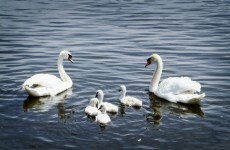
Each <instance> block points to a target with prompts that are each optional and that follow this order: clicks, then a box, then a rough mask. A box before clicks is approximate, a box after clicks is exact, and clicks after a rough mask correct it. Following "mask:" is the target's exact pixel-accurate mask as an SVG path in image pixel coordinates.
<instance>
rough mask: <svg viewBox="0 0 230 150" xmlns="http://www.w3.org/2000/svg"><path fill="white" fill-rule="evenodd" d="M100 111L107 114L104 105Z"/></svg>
mask: <svg viewBox="0 0 230 150" xmlns="http://www.w3.org/2000/svg"><path fill="white" fill-rule="evenodd" d="M99 110H100V111H101V112H102V113H105V112H106V107H105V105H104V104H102V105H101V106H100V108H99Z"/></svg>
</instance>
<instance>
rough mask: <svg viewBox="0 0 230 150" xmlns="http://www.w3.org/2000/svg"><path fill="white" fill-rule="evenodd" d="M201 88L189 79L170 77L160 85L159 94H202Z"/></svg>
mask: <svg viewBox="0 0 230 150" xmlns="http://www.w3.org/2000/svg"><path fill="white" fill-rule="evenodd" d="M200 88H201V85H200V83H198V82H196V81H192V80H191V79H190V78H189V77H169V78H167V79H165V80H163V81H162V82H161V83H160V85H159V87H158V89H157V92H160V93H173V94H176V95H177V94H181V93H195V92H200Z"/></svg>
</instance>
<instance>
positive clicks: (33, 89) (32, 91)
mask: <svg viewBox="0 0 230 150" xmlns="http://www.w3.org/2000/svg"><path fill="white" fill-rule="evenodd" d="M71 86H72V85H69V84H67V83H65V82H63V81H62V80H60V79H59V78H58V77H56V76H54V75H50V74H36V75H34V76H32V77H30V78H29V79H27V80H26V81H25V82H24V83H23V85H22V87H23V89H24V90H26V91H27V93H28V94H29V95H32V96H46V95H56V94H58V93H60V92H62V91H63V90H65V89H68V88H70V87H71Z"/></svg>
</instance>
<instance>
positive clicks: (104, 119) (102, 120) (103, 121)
mask: <svg viewBox="0 0 230 150" xmlns="http://www.w3.org/2000/svg"><path fill="white" fill-rule="evenodd" d="M100 109H101V112H102V113H101V114H98V115H97V116H96V121H97V122H98V123H99V124H100V125H107V124H108V123H110V122H111V119H110V117H109V115H108V114H107V113H106V111H107V110H106V107H105V106H104V104H102V105H101V106H100Z"/></svg>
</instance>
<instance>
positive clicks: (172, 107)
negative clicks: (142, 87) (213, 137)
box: [147, 92, 204, 125]
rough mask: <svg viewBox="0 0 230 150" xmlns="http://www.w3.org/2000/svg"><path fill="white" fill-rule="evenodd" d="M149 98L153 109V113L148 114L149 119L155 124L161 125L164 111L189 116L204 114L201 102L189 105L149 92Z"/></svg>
mask: <svg viewBox="0 0 230 150" xmlns="http://www.w3.org/2000/svg"><path fill="white" fill-rule="evenodd" d="M149 99H150V102H151V106H150V107H151V109H152V110H153V113H148V114H147V121H148V122H150V123H153V124H154V125H160V121H161V119H162V118H163V113H168V114H170V115H174V116H178V117H188V116H190V115H197V116H200V117H203V116H204V112H203V111H202V110H201V108H200V105H199V104H194V105H187V104H181V103H171V102H168V101H166V100H164V99H161V98H159V97H157V96H156V95H154V94H153V93H151V92H149Z"/></svg>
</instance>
